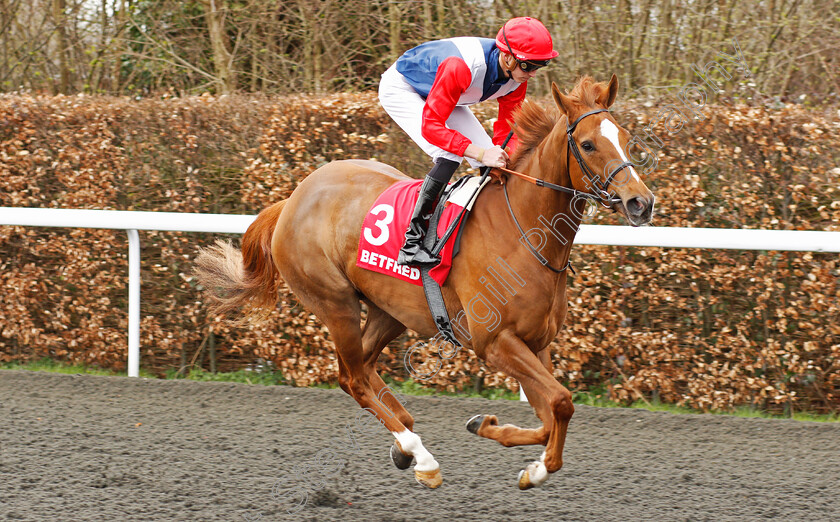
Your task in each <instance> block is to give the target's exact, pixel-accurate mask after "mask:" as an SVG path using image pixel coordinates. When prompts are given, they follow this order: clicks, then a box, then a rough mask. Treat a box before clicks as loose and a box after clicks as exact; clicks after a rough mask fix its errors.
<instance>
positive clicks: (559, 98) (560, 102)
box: [551, 82, 571, 114]
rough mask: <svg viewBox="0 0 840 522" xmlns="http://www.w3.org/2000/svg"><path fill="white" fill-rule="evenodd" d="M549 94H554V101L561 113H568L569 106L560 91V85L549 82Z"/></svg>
mask: <svg viewBox="0 0 840 522" xmlns="http://www.w3.org/2000/svg"><path fill="white" fill-rule="evenodd" d="M551 95H552V96H554V103H555V104H557V108H558V109H560V112H561V113H563V114H569V111H568V108H569V107H570V106H571V104H570V103H569V101H568V99H567V98H566V96H565V95H564V94H563V93H562V92H560V87H558V86H557V84H556V83H554V82H551Z"/></svg>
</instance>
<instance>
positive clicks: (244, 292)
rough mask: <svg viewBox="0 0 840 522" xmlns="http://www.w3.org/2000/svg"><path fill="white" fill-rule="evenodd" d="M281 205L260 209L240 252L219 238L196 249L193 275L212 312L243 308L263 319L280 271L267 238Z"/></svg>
mask: <svg viewBox="0 0 840 522" xmlns="http://www.w3.org/2000/svg"><path fill="white" fill-rule="evenodd" d="M285 205H286V200H283V201H280V202H278V203H275V204H274V205H272V206H270V207H268V208H266V209H264V210H263V211H262V212H260V214H259V216H257V219H256V220H254V222H253V223H251V226H249V227H248V230H247V231H246V232H245V236H244V237H243V238H242V250H241V251H240V250H239V249H238V248H236V247H234V246H233V245H232V244H231V243H230V241H222V240H218V241H216V244H215V245H213V246H210V247H207V248H202V249H201V250H200V252H199V255H198V257H197V258H196V259H195V275H196V277H197V278H198V280H199V282H200V283H201V284H202V285H203V286H204V288H205V292H206V294H207V295H208V296H209V297H210V300H211V305H210V309H211V312H212V313H218V314H224V313H227V312H230V311H233V310H236V309H239V308H240V307H244V312H245V318H248V317H257V318H265V316H267V315H268V314H269V313H270V312H271V310H273V309H274V306H275V305H276V304H277V298H278V289H279V287H280V273H279V272H278V271H277V267H276V266H275V265H274V259H273V256H272V255H271V237H272V235H273V234H274V227H275V225H276V224H277V219H278V218H279V217H280V213H281V212H282V211H283V207H284V206H285ZM243 319H244V318H243ZM233 322H237V321H233Z"/></svg>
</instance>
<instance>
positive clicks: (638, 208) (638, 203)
mask: <svg viewBox="0 0 840 522" xmlns="http://www.w3.org/2000/svg"><path fill="white" fill-rule="evenodd" d="M626 206H627V212H629V213H630V214H631V215H633V216H640V215H642V213H643V212H644V211H645V203H644V201H643V200H642V199H641V198H633V199H629V200H627V204H626Z"/></svg>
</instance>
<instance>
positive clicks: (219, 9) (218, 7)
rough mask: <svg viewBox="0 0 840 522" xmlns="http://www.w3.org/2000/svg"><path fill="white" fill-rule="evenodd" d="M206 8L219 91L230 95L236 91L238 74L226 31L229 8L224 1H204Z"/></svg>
mask: <svg viewBox="0 0 840 522" xmlns="http://www.w3.org/2000/svg"><path fill="white" fill-rule="evenodd" d="M204 6H205V8H206V11H205V16H206V18H207V31H208V33H209V34H210V45H211V47H212V49H213V64H214V65H215V67H216V78H217V81H218V84H219V90H220V92H221V93H222V94H230V93H232V92H234V91H235V90H236V72H235V71H234V69H233V60H232V57H231V54H230V48H229V45H228V41H227V32H226V31H225V17H226V16H227V6H226V5H225V1H224V0H204Z"/></svg>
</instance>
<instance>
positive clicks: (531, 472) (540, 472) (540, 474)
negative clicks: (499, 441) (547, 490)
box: [525, 451, 548, 486]
mask: <svg viewBox="0 0 840 522" xmlns="http://www.w3.org/2000/svg"><path fill="white" fill-rule="evenodd" d="M525 471H527V472H528V480H529V481H530V482H531V484H533V485H534V486H540V485H542V483H543V482H545V481H546V479H547V478H548V470H547V469H545V452H544V451H543V454H542V456H541V457H540V460H537V461H534V462H532V463H530V464H528V466H527V467H526V468H525Z"/></svg>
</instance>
